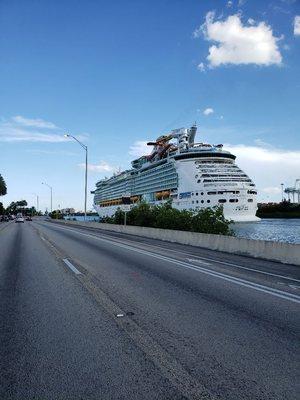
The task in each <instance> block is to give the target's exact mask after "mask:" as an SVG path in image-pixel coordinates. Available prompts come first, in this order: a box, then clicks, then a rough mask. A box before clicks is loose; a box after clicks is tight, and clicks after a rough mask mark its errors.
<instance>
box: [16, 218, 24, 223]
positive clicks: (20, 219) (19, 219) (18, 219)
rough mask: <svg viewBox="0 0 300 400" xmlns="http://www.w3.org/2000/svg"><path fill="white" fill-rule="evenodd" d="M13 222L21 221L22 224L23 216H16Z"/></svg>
mask: <svg viewBox="0 0 300 400" xmlns="http://www.w3.org/2000/svg"><path fill="white" fill-rule="evenodd" d="M15 222H23V224H24V218H23V217H17V218H16V219H15Z"/></svg>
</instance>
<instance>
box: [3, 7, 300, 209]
mask: <svg viewBox="0 0 300 400" xmlns="http://www.w3.org/2000/svg"><path fill="white" fill-rule="evenodd" d="M297 16H300V1H298V0H296V1H295V0H273V1H264V0H259V1H255V0H251V1H250V0H239V1H238V0H232V1H223V0H219V1H218V0H216V1H203V0H202V1H200V0H198V1H195V0H152V1H148V0H127V1H125V0H115V1H112V2H107V1H101V0H98V1H96V0H77V1H74V0H73V1H71V0H60V1H52V0H51V1H50V0H49V1H47V0H43V1H38V0H27V1H21V0H18V1H17V0H2V1H1V2H0V55H1V56H0V154H1V156H0V173H1V174H2V175H3V177H4V178H5V180H6V182H7V186H8V194H7V195H6V196H4V197H2V198H1V201H2V202H3V203H4V204H5V205H7V204H8V203H10V202H11V201H14V200H19V199H21V198H22V199H23V198H25V199H26V200H27V201H28V202H30V203H31V204H34V200H35V197H34V195H33V194H32V193H37V194H38V195H39V196H40V206H41V208H42V209H45V207H49V191H48V189H47V187H45V186H43V185H42V184H41V182H43V181H45V182H47V183H48V184H49V185H51V186H53V194H54V207H55V208H56V207H57V206H58V204H59V205H60V206H61V207H68V206H74V207H75V208H77V209H82V208H83V178H84V170H83V168H82V166H80V164H81V163H82V162H83V161H84V153H83V151H82V149H81V148H80V147H79V146H78V145H77V143H75V142H72V141H67V140H66V139H64V138H63V136H62V135H63V134H64V133H65V132H69V133H71V134H73V135H76V136H78V138H79V139H80V140H82V141H84V142H85V143H86V144H87V145H88V147H89V163H90V171H89V190H92V189H93V188H94V184H95V182H96V181H97V180H98V179H99V178H100V177H103V176H105V175H106V176H110V175H111V174H112V172H113V171H114V170H115V169H116V168H118V167H120V168H121V169H125V168H128V167H129V165H130V161H131V160H132V159H133V158H134V157H135V156H138V155H139V154H140V153H141V152H143V151H144V142H145V141H147V140H150V139H155V138H156V137H157V136H159V135H160V134H162V133H166V132H168V131H169V130H170V129H174V128H177V127H181V126H188V125H190V124H192V123H193V122H194V121H197V124H198V139H199V140H201V141H202V140H206V141H208V142H211V143H225V144H226V146H227V148H228V149H229V150H231V151H233V152H234V153H235V154H237V156H238V159H237V163H238V165H240V166H241V167H242V168H244V169H245V171H246V172H247V173H248V174H249V175H250V176H251V178H253V180H254V181H255V182H256V183H257V186H258V188H259V193H260V194H259V196H260V197H259V198H260V200H279V199H280V183H281V182H284V183H286V185H292V184H293V183H294V181H295V179H296V178H300V161H299V160H300V136H299V135H300V131H299V126H300V106H299V93H300V73H299V65H300V17H299V19H298V18H297ZM207 109H211V111H210V112H209V111H206V112H204V111H205V110H207ZM91 207H92V196H89V208H91Z"/></svg>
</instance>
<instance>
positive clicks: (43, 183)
mask: <svg viewBox="0 0 300 400" xmlns="http://www.w3.org/2000/svg"><path fill="white" fill-rule="evenodd" d="M42 185H45V186H48V188H49V189H50V210H51V213H52V186H50V185H48V183H45V182H42Z"/></svg>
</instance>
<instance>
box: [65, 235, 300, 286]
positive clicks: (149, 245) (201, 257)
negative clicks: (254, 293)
mask: <svg viewBox="0 0 300 400" xmlns="http://www.w3.org/2000/svg"><path fill="white" fill-rule="evenodd" d="M65 229H68V228H65ZM70 230H72V231H73V232H74V230H73V229H70ZM101 235H102V236H104V237H107V238H109V240H112V241H115V242H117V243H120V240H122V241H123V242H124V241H125V242H127V243H130V244H131V243H132V241H131V240H128V239H120V238H115V237H114V238H111V236H109V235H107V234H104V233H102V232H101ZM118 239H119V240H118ZM133 244H134V245H138V243H133ZM143 246H147V247H150V248H153V249H156V248H159V249H162V250H169V249H168V248H167V247H164V246H159V245H152V244H149V243H143ZM172 252H174V253H178V254H180V255H181V256H182V255H183V254H186V255H189V256H191V254H190V253H187V252H185V251H182V250H180V251H179V250H175V249H172ZM192 256H193V261H194V262H199V263H200V264H202V263H201V262H200V261H196V258H197V259H199V260H204V261H208V263H207V265H211V264H210V263H217V264H222V265H229V266H230V267H234V268H239V269H244V270H246V271H252V272H256V273H258V274H261V275H268V276H274V277H275V278H281V279H286V280H288V281H293V282H298V283H300V280H299V279H295V278H291V277H289V276H285V275H279V274H274V273H272V272H266V271H261V270H259V269H255V268H250V267H245V266H242V265H239V264H234V263H231V262H227V261H221V260H217V259H214V258H209V257H203V256H198V255H195V254H192ZM187 260H188V261H191V260H190V259H189V258H187ZM203 265H204V263H203Z"/></svg>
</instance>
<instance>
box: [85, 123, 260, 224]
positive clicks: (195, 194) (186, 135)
mask: <svg viewBox="0 0 300 400" xmlns="http://www.w3.org/2000/svg"><path fill="white" fill-rule="evenodd" d="M196 132H197V127H196V126H195V125H193V126H191V127H190V128H180V129H175V130H173V131H172V132H170V133H169V134H167V135H163V136H160V137H158V138H157V140H156V141H155V142H149V143H147V144H148V145H149V146H151V147H152V151H151V152H150V151H149V153H150V154H149V155H144V156H142V157H140V158H138V159H136V160H134V161H132V163H131V164H132V168H131V169H129V170H126V171H123V172H120V173H117V174H114V175H113V176H112V177H111V178H105V179H101V180H99V181H98V182H97V183H96V189H95V190H94V191H93V192H92V193H93V194H94V208H95V209H96V211H97V212H98V214H99V216H100V218H101V217H105V216H112V215H113V214H114V213H115V212H116V210H117V209H118V208H119V207H120V206H121V205H122V198H123V197H124V196H126V197H127V198H128V197H130V203H131V204H132V206H134V204H137V203H138V202H140V201H143V200H144V201H147V202H149V203H151V204H156V205H159V204H162V203H164V202H166V201H167V200H172V207H175V208H177V209H179V210H184V209H186V210H194V211H197V210H200V209H202V208H207V207H215V206H222V207H223V213H224V216H225V218H227V219H230V220H233V221H235V222H246V221H247V222H248V221H257V220H259V218H257V217H256V216H255V214H256V210H257V200H256V199H257V190H256V188H255V184H254V183H253V181H252V180H251V179H250V178H249V177H248V176H247V174H245V172H243V171H242V170H241V169H240V168H239V167H238V166H237V165H236V163H235V159H236V156H235V155H233V154H232V153H230V152H229V151H225V150H224V149H223V145H222V144H218V145H211V144H208V143H196V142H195V136H196Z"/></svg>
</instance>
